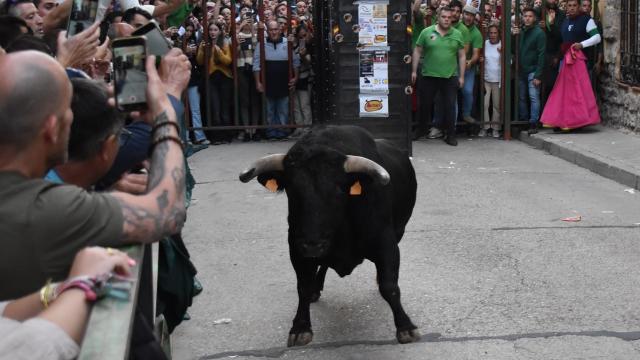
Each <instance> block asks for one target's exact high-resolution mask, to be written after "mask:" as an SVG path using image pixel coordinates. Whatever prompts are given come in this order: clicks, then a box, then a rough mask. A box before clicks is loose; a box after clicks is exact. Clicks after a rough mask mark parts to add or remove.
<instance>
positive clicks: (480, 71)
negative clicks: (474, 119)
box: [478, 0, 489, 129]
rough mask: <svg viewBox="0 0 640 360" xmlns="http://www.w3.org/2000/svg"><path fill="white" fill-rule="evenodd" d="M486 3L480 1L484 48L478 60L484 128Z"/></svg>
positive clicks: (481, 112)
mask: <svg viewBox="0 0 640 360" xmlns="http://www.w3.org/2000/svg"><path fill="white" fill-rule="evenodd" d="M484 4H485V0H481V1H480V9H482V19H483V21H482V23H481V24H480V33H481V34H482V50H481V53H482V54H481V56H482V59H483V61H482V62H478V73H479V76H480V86H479V87H480V95H481V96H480V124H482V125H481V126H482V128H483V129H484V122H485V121H487V119H485V118H484V97H485V93H484V92H485V91H484V64H485V61H487V59H486V57H485V40H486V38H487V28H486V27H485V26H484V19H486V18H487V17H486V15H485V13H484ZM487 26H489V23H487Z"/></svg>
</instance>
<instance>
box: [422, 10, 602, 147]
mask: <svg viewBox="0 0 640 360" xmlns="http://www.w3.org/2000/svg"><path fill="white" fill-rule="evenodd" d="M480 5H481V3H480V2H479V1H478V0H468V1H464V0H463V1H462V2H461V1H459V0H451V1H450V0H427V1H426V2H424V1H422V0H415V1H414V2H413V6H412V25H413V38H412V46H413V47H414V56H413V68H412V82H413V83H414V85H415V86H416V87H417V91H416V92H414V94H415V95H414V96H415V98H414V109H413V110H414V113H415V116H416V121H415V123H416V124H415V131H414V138H415V139H419V138H421V137H423V136H426V137H427V138H431V139H435V138H440V137H443V138H444V140H445V141H446V142H447V143H448V144H450V145H457V140H456V125H457V124H470V125H472V126H470V128H473V129H475V131H476V132H475V134H477V135H478V136H481V137H484V136H488V135H491V136H493V137H494V138H500V137H501V131H502V127H503V121H504V119H501V118H500V114H501V113H502V109H503V108H504V104H501V102H500V98H501V96H500V90H501V87H502V84H501V83H502V82H503V81H510V82H512V88H517V90H518V91H517V94H518V98H517V99H509V98H507V99H505V100H504V101H505V102H515V104H514V106H515V107H517V109H518V118H517V119H516V120H519V121H521V122H523V123H528V124H529V127H528V132H529V134H533V133H536V132H537V131H538V128H539V127H540V126H541V124H543V125H544V126H545V127H552V128H554V130H555V131H570V130H573V129H575V128H579V127H583V126H587V125H592V124H594V123H597V122H599V115H598V114H597V106H595V97H594V96H593V89H592V90H590V91H586V93H587V94H585V95H584V97H583V98H579V97H576V96H572V95H571V91H572V89H571V88H570V86H568V85H567V82H564V81H561V82H562V83H563V85H562V86H558V87H557V88H558V89H556V91H553V90H554V87H556V86H555V85H556V82H557V79H558V77H559V75H560V76H561V74H562V71H561V69H563V64H565V63H567V64H570V65H573V64H574V63H580V64H584V65H586V69H587V71H585V72H580V71H578V72H576V73H573V69H575V68H576V67H574V66H571V69H572V70H571V71H572V75H571V76H578V78H579V76H581V75H582V74H583V73H584V74H585V75H588V76H587V82H589V81H591V82H592V86H593V88H595V78H597V75H598V74H599V73H600V71H601V68H602V61H603V55H602V46H601V45H600V43H601V38H600V35H599V34H600V33H602V27H601V25H600V24H599V23H597V22H596V21H594V20H593V19H592V18H591V14H592V5H591V1H590V0H560V1H559V0H546V1H544V2H543V1H540V0H534V1H531V0H522V1H520V2H519V5H520V6H519V8H516V2H515V0H514V1H512V3H511V5H512V6H511V18H510V20H511V24H512V25H511V29H508V31H506V32H504V31H502V28H501V27H502V26H503V24H505V23H506V22H505V21H503V17H504V12H503V9H504V7H503V4H502V1H501V0H488V1H486V2H483V3H482V6H480ZM503 34H506V36H510V37H511V41H512V42H511V43H512V54H511V56H509V57H506V56H505V54H504V51H503V49H502V41H501V37H502V36H503ZM578 52H579V53H580V54H578ZM565 56H570V59H569V60H570V61H568V62H567V61H565ZM582 56H584V57H585V58H584V59H582ZM506 59H512V60H511V63H510V64H509V63H508V60H506ZM575 59H577V60H575ZM574 60H575V61H574ZM505 63H507V64H509V65H507V66H511V67H512V72H511V73H512V74H513V75H512V77H511V78H510V79H504V75H503V66H505ZM564 68H565V69H567V68H568V67H564ZM419 70H420V75H421V76H418V71H419ZM565 72H567V73H568V72H569V70H567V71H565ZM567 76H568V75H567ZM587 90H588V89H587ZM514 93H515V92H514ZM588 93H590V94H588ZM567 94H569V95H568V96H567ZM549 99H552V100H553V101H548V100H549ZM481 104H482V106H481ZM545 104H552V106H551V107H548V108H547V109H546V110H548V112H547V114H546V115H547V116H546V117H545V116H543V114H544V111H545ZM557 104H562V106H558V105H557ZM482 108H484V110H482ZM565 108H566V109H573V110H575V109H576V108H586V110H585V109H582V110H584V111H572V112H570V111H567V110H564V109H565ZM578 113H579V114H580V116H577V115H576V114H578ZM481 118H484V121H480V119H481ZM541 118H542V119H541Z"/></svg>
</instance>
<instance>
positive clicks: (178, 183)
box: [112, 53, 190, 243]
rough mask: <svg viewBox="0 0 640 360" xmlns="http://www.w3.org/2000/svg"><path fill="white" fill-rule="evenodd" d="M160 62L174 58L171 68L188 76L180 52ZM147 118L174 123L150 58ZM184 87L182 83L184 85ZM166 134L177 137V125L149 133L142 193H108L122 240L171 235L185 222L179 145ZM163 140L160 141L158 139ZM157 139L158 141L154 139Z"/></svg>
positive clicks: (153, 123)
mask: <svg viewBox="0 0 640 360" xmlns="http://www.w3.org/2000/svg"><path fill="white" fill-rule="evenodd" d="M163 61H174V62H176V64H177V65H176V66H175V67H174V68H173V70H172V71H176V72H180V73H183V75H184V76H185V78H186V79H187V80H186V81H187V82H188V79H189V74H190V73H189V69H190V65H189V61H188V59H187V58H186V56H184V55H182V54H181V53H178V54H175V53H174V54H172V56H169V58H168V59H167V58H165V59H163ZM146 65H147V75H148V87H147V106H148V113H147V116H148V118H147V121H149V122H150V123H151V125H154V126H155V125H157V124H161V123H165V124H166V123H167V122H169V123H173V124H176V125H177V124H178V123H177V121H176V114H175V111H174V110H173V107H172V106H171V102H170V101H169V98H168V96H167V93H166V87H165V85H164V84H163V83H162V81H161V80H160V77H159V75H158V73H157V71H156V68H155V63H154V58H153V57H149V58H148V59H147V64H146ZM185 86H186V84H185ZM168 137H173V138H176V139H179V137H180V136H179V134H178V131H177V126H172V125H162V126H160V127H158V128H157V129H156V131H155V133H154V134H153V139H152V143H156V145H155V147H154V148H153V153H152V154H151V166H150V168H149V180H148V185H147V191H146V193H145V194H144V195H140V196H135V195H131V194H126V193H122V192H115V193H112V194H113V196H115V197H116V198H117V199H118V201H119V202H120V204H121V206H122V214H123V217H124V225H123V241H124V242H126V243H131V242H135V243H149V242H154V241H158V240H159V239H160V238H161V237H162V236H165V235H171V234H175V233H177V232H178V231H180V229H181V228H182V225H183V224H184V221H185V216H186V210H185V207H184V191H185V169H184V157H183V154H182V149H181V148H180V145H179V144H178V143H176V142H175V141H172V140H166V139H167V138H168ZM163 138H164V139H165V140H162V139H163ZM158 140H160V141H158Z"/></svg>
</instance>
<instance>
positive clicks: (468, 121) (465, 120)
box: [462, 115, 476, 124]
mask: <svg viewBox="0 0 640 360" xmlns="http://www.w3.org/2000/svg"><path fill="white" fill-rule="evenodd" d="M462 120H464V122H466V123H467V124H475V123H476V119H474V118H472V117H471V116H469V115H467V116H463V117H462Z"/></svg>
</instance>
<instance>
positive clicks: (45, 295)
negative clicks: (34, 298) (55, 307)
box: [40, 279, 55, 309]
mask: <svg viewBox="0 0 640 360" xmlns="http://www.w3.org/2000/svg"><path fill="white" fill-rule="evenodd" d="M54 290H55V289H54V287H53V286H52V285H51V279H48V280H47V283H46V284H45V285H44V286H43V287H42V289H40V302H41V303H42V306H44V308H45V309H46V308H48V307H49V304H51V302H52V301H53V300H54V299H55V296H54V292H55V291H54Z"/></svg>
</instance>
